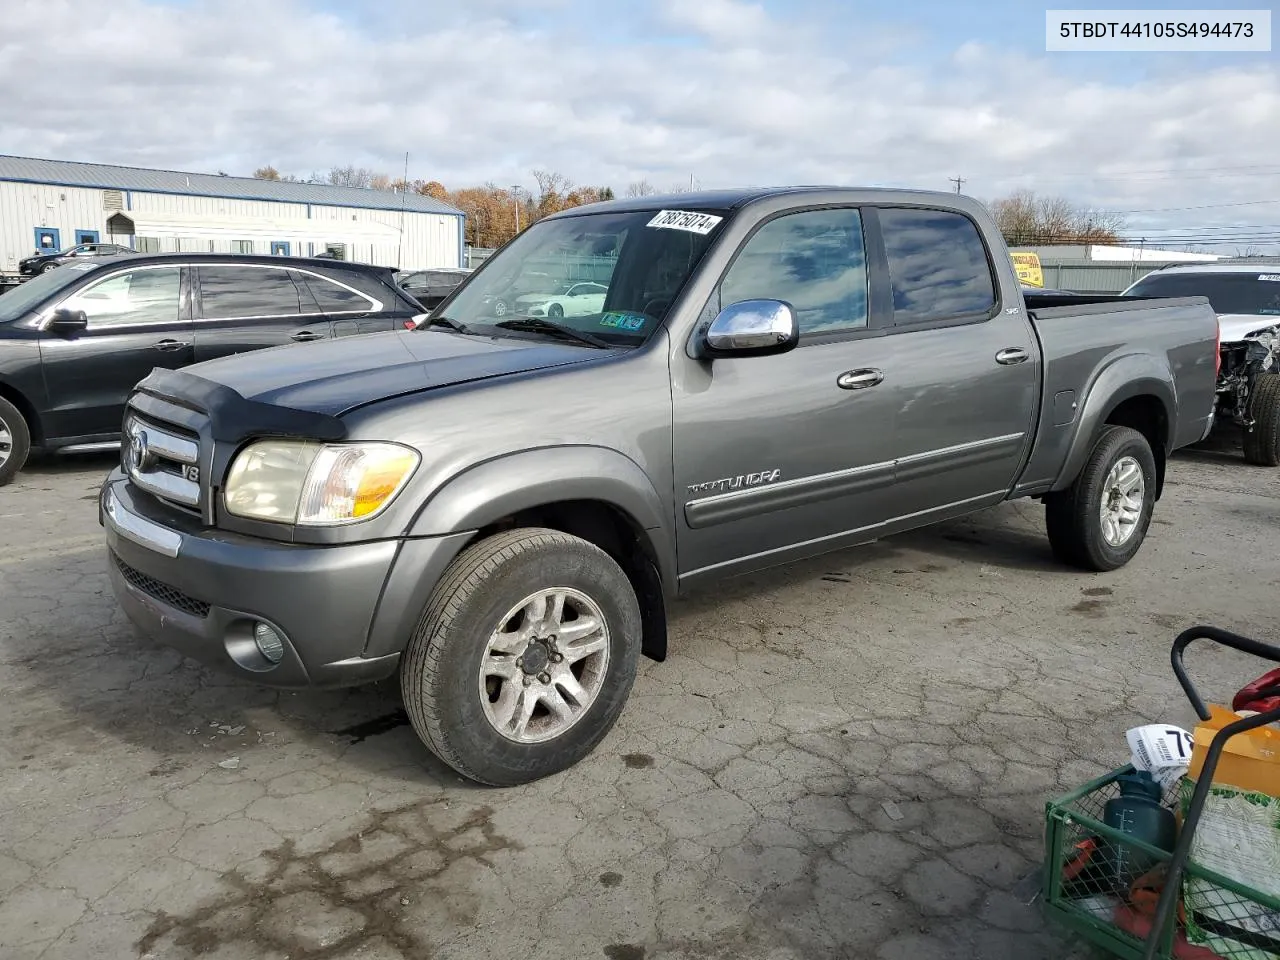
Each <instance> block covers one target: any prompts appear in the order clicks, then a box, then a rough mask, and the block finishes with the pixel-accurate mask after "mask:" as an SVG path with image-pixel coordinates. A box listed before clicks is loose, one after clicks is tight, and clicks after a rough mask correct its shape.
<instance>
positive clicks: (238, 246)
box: [231, 240, 253, 253]
mask: <svg viewBox="0 0 1280 960" xmlns="http://www.w3.org/2000/svg"><path fill="white" fill-rule="evenodd" d="M231 252H232V253H253V241H252V240H232V241H231Z"/></svg>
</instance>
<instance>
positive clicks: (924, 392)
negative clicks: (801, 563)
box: [100, 188, 1217, 785]
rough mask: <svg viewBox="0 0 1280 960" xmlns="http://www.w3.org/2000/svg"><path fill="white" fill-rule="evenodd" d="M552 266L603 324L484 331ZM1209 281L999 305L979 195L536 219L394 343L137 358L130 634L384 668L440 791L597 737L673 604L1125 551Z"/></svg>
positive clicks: (776, 193)
mask: <svg viewBox="0 0 1280 960" xmlns="http://www.w3.org/2000/svg"><path fill="white" fill-rule="evenodd" d="M548 271H560V272H561V273H562V274H563V275H562V276H561V277H560V278H559V279H562V280H566V281H567V280H573V279H576V278H578V277H581V276H590V277H592V278H593V279H595V280H596V281H598V282H600V283H601V284H602V285H603V286H604V287H605V293H604V295H603V298H602V302H600V303H598V304H597V305H596V306H595V307H594V308H593V309H592V310H590V311H585V312H582V313H576V312H575V313H574V314H573V315H572V316H570V315H569V313H568V312H567V311H566V313H565V315H564V316H563V317H555V318H552V317H550V316H533V315H531V314H529V315H526V314H524V313H522V311H521V310H520V308H519V306H518V305H517V306H515V307H513V308H512V309H511V310H508V311H504V314H503V315H502V316H495V314H494V311H493V310H491V309H489V308H488V304H489V303H490V302H491V301H492V299H493V296H494V292H495V291H502V290H508V289H512V288H513V287H518V286H520V285H521V282H522V278H523V277H527V276H529V275H534V274H537V275H545V274H547V272H548ZM1216 338H1217V320H1216V318H1215V316H1214V313H1213V310H1212V309H1211V308H1210V306H1209V304H1208V302H1207V301H1206V300H1205V299H1204V298H1203V297H1190V298H1183V299H1172V300H1141V301H1124V300H1122V299H1120V298H1106V297H1070V296H1065V297H1064V296H1055V295H1029V296H1026V297H1024V295H1023V293H1022V291H1021V290H1020V288H1019V284H1018V278H1017V275H1016V273H1015V271H1014V268H1013V265H1012V261H1011V259H1010V257H1009V254H1008V252H1007V251H1006V249H1005V247H1004V244H1003V242H1002V240H1001V237H1000V233H999V231H998V230H997V229H996V226H995V224H994V223H993V221H992V219H991V217H990V215H989V214H988V212H987V211H986V209H985V208H984V207H983V206H982V205H981V204H979V203H977V202H975V201H972V200H969V199H967V198H964V197H959V196H955V195H952V194H935V193H927V192H912V191H896V190H871V189H842V188H785V189H771V190H739V191H722V192H704V193H689V194H682V195H679V196H675V197H667V198H653V197H645V198H639V199H632V200H624V201H615V202H609V203H603V204H596V205H592V206H587V207H580V208H576V209H574V210H571V211H566V212H565V213H562V214H557V215H555V216H551V217H548V218H546V219H544V220H541V221H539V222H537V223H536V224H534V225H533V226H531V227H530V228H529V229H527V230H526V231H524V232H523V233H521V234H520V235H519V236H518V237H516V238H515V239H514V240H513V241H512V242H510V243H509V244H508V245H507V246H506V247H505V248H504V249H502V250H501V251H500V252H498V253H497V254H496V255H495V256H493V257H491V258H490V259H489V260H488V261H486V262H485V264H484V265H483V266H482V267H481V268H480V269H479V270H477V271H476V272H475V273H474V274H472V275H471V277H470V278H468V280H467V281H466V282H465V283H464V284H463V285H462V286H460V287H459V288H458V290H456V291H455V292H454V293H453V294H452V295H451V296H450V297H449V298H448V299H447V300H445V301H444V302H443V303H442V304H440V305H439V306H438V307H437V308H436V309H435V310H434V311H433V312H432V313H431V314H429V315H428V316H427V317H426V318H425V319H423V320H421V321H420V322H419V323H418V324H417V326H416V328H415V329H412V330H402V331H397V332H392V333H385V334H373V335H370V336H365V337H359V338H352V339H347V340H342V341H335V342H320V343H312V344H303V345H299V346H287V347H282V348H273V349H268V350H263V351H259V352H255V353H251V354H245V355H242V356H236V357H227V358H223V359H218V360H214V361H211V362H207V363H202V364H197V365H195V366H193V367H189V368H186V369H184V370H177V371H171V370H158V371H155V372H154V373H152V374H151V375H150V376H148V377H147V378H146V379H145V380H143V381H142V383H141V384H140V385H139V386H138V387H137V389H136V390H135V391H134V392H133V393H132V395H131V396H130V399H129V401H128V405H127V409H126V413H125V419H124V423H123V433H124V436H125V442H124V444H123V451H122V460H121V464H120V466H119V468H118V469H117V470H115V471H114V472H113V473H112V474H111V475H110V477H109V478H108V479H107V480H106V482H105V483H104V485H103V487H102V492H101V509H100V515H101V522H102V523H103V525H104V526H105V535H106V543H107V550H108V552H107V559H108V565H109V572H110V576H111V581H112V584H113V587H114V590H115V593H116V595H117V597H118V598H119V601H120V603H121V604H122V605H123V607H124V609H125V610H126V611H127V612H128V615H129V616H130V617H131V618H132V619H133V620H134V622H135V623H136V624H137V625H138V626H139V627H141V628H142V629H143V630H144V631H145V632H147V633H150V634H152V635H154V636H156V637H158V638H159V639H160V640H162V641H163V642H165V643H168V644H170V645H172V646H174V647H177V648H178V649H180V650H182V651H184V652H186V653H187V654H189V655H191V656H193V657H196V658H199V659H201V660H204V661H206V662H209V663H213V664H217V665H219V666H221V667H224V668H226V669H228V670H231V671H233V672H235V673H237V674H239V675H240V676H241V677H243V678H246V679H249V680H253V681H257V682H260V683H265V684H271V685H275V686H281V687H302V686H342V685H351V684H358V683H362V682H365V681H373V680H379V679H383V678H390V677H393V676H397V675H398V678H399V683H400V686H401V689H402V691H403V695H404V700H405V704H406V707H407V710H408V713H409V716H410V718H411V719H412V722H413V726H414V729H415V730H416V731H417V732H418V734H419V735H420V736H421V738H422V739H423V741H424V742H425V744H426V745H427V746H428V747H429V748H430V749H431V750H432V751H433V752H434V753H436V754H437V755H438V756H439V757H440V758H441V759H443V760H444V761H445V762H446V763H448V764H450V765H451V766H452V767H453V768H454V769H456V770H457V771H459V772H460V773H461V774H463V775H465V776H467V777H470V778H472V779H474V780H476V781H479V782H481V783H485V784H489V785H513V784H519V783H524V782H528V781H531V780H535V779H537V778H540V777H543V776H546V775H548V774H553V773H556V772H557V771H561V770H564V769H565V768H567V767H569V766H571V765H572V764H574V763H576V762H578V761H579V760H581V759H582V758H583V757H585V756H586V755H587V754H588V753H590V752H591V751H592V750H593V749H594V748H595V747H596V745H597V744H598V743H599V742H600V741H601V739H602V738H603V737H604V736H605V735H606V733H607V732H608V731H609V729H610V728H611V726H612V725H613V723H614V721H615V720H616V718H617V717H618V715H619V713H620V712H621V710H622V709H623V705H624V703H625V702H626V700H627V697H628V694H629V692H630V690H631V687H632V682H633V680H634V678H635V675H636V668H637V663H638V659H639V657H641V656H642V655H644V656H648V657H650V658H653V659H655V660H662V659H664V658H665V656H666V651H667V629H666V610H667V606H668V602H669V600H670V599H671V598H672V597H674V596H677V595H679V594H680V593H682V592H684V591H687V590H689V589H690V588H693V587H695V586H696V585H699V584H703V583H706V582H708V581H711V580H713V579H715V578H718V577H725V576H729V575H734V574H741V573H745V572H748V571H753V570H757V569H760V568H762V567H767V566H770V565H774V564H780V563H784V562H786V561H790V560H795V559H797V558H802V557H808V556H813V555H815V554H820V553H823V552H825V551H831V550H839V549H843V548H846V547H850V546H853V545H855V544H860V543H865V542H867V541H871V540H874V539H877V538H880V537H885V536H888V535H892V534H895V533H898V532H901V531H904V530H909V529H912V528H915V527H920V526H922V525H925V524H929V523H934V522H936V521H940V520H946V519H948V518H952V517H957V516H960V515H962V514H966V513H969V512H971V511H975V510H980V509H982V508H985V507H990V506H993V505H995V504H999V503H1000V502H1001V501H1004V500H1010V499H1015V498H1021V497H1032V498H1038V499H1040V500H1042V501H1043V502H1044V504H1045V512H1046V520H1047V527H1048V539H1049V544H1050V545H1051V547H1052V550H1053V552H1054V553H1055V554H1056V555H1057V556H1058V557H1059V558H1060V559H1061V560H1062V561H1063V562H1065V563H1067V564H1070V565H1073V566H1075V567H1078V568H1082V569H1085V570H1092V571H1106V570H1111V569H1114V568H1117V567H1119V566H1121V565H1123V564H1125V563H1127V562H1128V561H1129V560H1130V559H1132V558H1133V556H1134V555H1135V553H1137V551H1138V548H1139V546H1140V545H1141V544H1142V542H1143V538H1144V537H1145V536H1146V535H1147V531H1148V525H1149V524H1150V523H1151V517H1152V510H1153V508H1154V506H1155V503H1156V500H1157V498H1158V497H1159V496H1160V493H1161V488H1162V486H1163V484H1164V478H1165V461H1166V458H1167V457H1168V456H1169V454H1170V453H1172V452H1173V451H1174V450H1177V449H1178V448H1180V447H1183V446H1185V445H1187V444H1190V443H1193V442H1196V441H1199V440H1201V439H1203V437H1204V436H1205V434H1206V433H1207V432H1208V429H1209V427H1210V425H1211V423H1212V413H1213V405H1214V377H1215V367H1216V364H1215V360H1216Z"/></svg>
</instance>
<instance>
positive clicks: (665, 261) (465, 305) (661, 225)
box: [433, 210, 726, 346]
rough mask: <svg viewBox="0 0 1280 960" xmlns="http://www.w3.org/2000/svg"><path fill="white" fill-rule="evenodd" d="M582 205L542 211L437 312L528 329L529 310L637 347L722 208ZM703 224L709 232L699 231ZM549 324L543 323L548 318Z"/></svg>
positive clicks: (488, 330) (691, 266) (490, 329)
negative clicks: (580, 210)
mask: <svg viewBox="0 0 1280 960" xmlns="http://www.w3.org/2000/svg"><path fill="white" fill-rule="evenodd" d="M682 213H684V214H688V215H687V216H680V215H665V216H664V212H662V211H658V210H644V211H625V212H618V213H585V214H581V215H579V216H572V217H563V218H557V219H550V220H542V221H539V222H538V223H535V224H534V225H533V226H531V227H530V228H529V229H528V230H526V231H525V232H524V233H522V234H521V235H520V236H519V237H517V238H516V239H515V240H514V241H513V242H512V243H511V244H510V245H509V246H508V247H507V248H506V249H504V250H503V251H502V252H501V253H499V254H497V255H496V256H495V257H494V259H493V261H492V262H490V263H486V264H485V265H484V267H483V268H482V269H481V270H480V271H479V272H478V273H476V275H475V276H474V277H472V278H471V280H470V281H469V282H468V283H467V284H466V285H465V286H464V287H463V288H462V289H461V290H459V291H458V293H457V294H456V295H455V296H454V298H453V299H452V300H451V301H449V302H447V303H446V304H442V305H441V306H440V307H439V308H437V309H436V311H435V312H434V313H433V316H436V315H439V316H445V317H448V318H449V319H450V320H452V321H454V322H455V323H460V324H462V325H463V326H464V327H465V329H466V330H467V331H469V332H476V333H483V334H486V335H492V334H500V335H503V336H512V335H516V334H513V333H512V329H513V328H515V329H519V330H523V331H525V332H523V333H520V334H519V335H521V336H528V335H530V331H532V330H533V329H534V325H533V324H525V325H518V324H515V323H513V321H518V320H521V319H527V318H534V319H535V320H539V321H550V322H552V323H555V324H557V325H561V326H567V327H572V328H573V329H575V330H577V331H579V332H581V333H586V334H590V335H591V336H592V337H594V338H596V339H598V340H603V341H605V342H607V343H609V344H611V345H614V344H616V345H618V346H638V345H639V344H641V343H643V342H644V341H645V339H647V338H648V336H649V335H650V334H651V333H652V332H653V331H654V330H655V329H657V328H658V327H659V326H661V324H662V323H663V321H664V320H665V319H666V316H667V311H668V310H669V309H670V308H671V305H672V303H674V302H675V299H676V297H677V296H678V295H679V293H680V291H681V289H682V288H683V287H684V285H685V283H686V281H688V279H689V277H690V276H691V275H692V274H693V271H694V270H695V269H696V267H697V265H698V263H699V262H700V261H701V259H702V257H703V255H704V254H705V253H706V251H707V249H708V247H710V245H711V243H712V241H713V240H714V238H715V236H716V235H717V233H718V231H719V228H720V224H721V222H722V220H723V219H724V217H725V215H726V211H723V210H697V211H682ZM703 231H705V232H703ZM544 326H545V325H544Z"/></svg>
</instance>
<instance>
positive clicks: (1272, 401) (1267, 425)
mask: <svg viewBox="0 0 1280 960" xmlns="http://www.w3.org/2000/svg"><path fill="white" fill-rule="evenodd" d="M1249 411H1250V413H1251V414H1252V416H1253V426H1252V427H1251V428H1250V429H1249V430H1247V431H1245V435H1244V458H1245V460H1246V461H1247V462H1249V463H1254V464H1257V465H1258V466H1260V467H1277V466H1280V374H1276V373H1264V374H1261V375H1260V376H1258V377H1256V378H1255V379H1254V381H1253V397H1252V398H1250V401H1249Z"/></svg>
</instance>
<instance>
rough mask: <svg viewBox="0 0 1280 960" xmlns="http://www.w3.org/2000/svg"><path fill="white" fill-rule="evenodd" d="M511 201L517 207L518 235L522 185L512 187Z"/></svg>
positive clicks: (515, 184) (517, 230)
mask: <svg viewBox="0 0 1280 960" xmlns="http://www.w3.org/2000/svg"><path fill="white" fill-rule="evenodd" d="M511 199H512V201H513V202H514V203H515V205H516V233H519V232H520V184H518V183H513V184H512V185H511Z"/></svg>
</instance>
